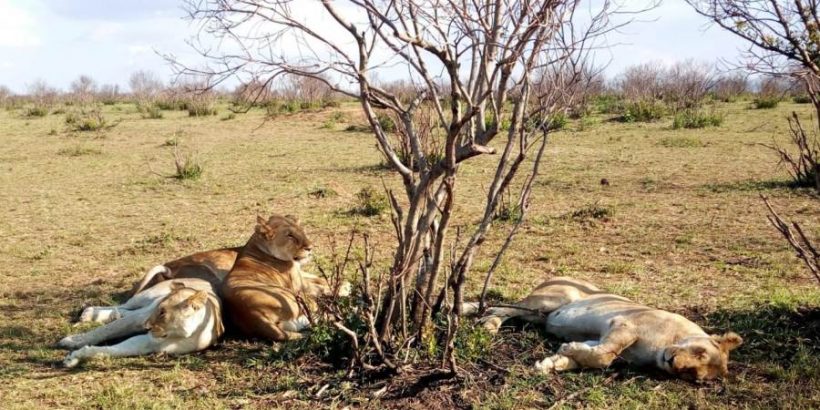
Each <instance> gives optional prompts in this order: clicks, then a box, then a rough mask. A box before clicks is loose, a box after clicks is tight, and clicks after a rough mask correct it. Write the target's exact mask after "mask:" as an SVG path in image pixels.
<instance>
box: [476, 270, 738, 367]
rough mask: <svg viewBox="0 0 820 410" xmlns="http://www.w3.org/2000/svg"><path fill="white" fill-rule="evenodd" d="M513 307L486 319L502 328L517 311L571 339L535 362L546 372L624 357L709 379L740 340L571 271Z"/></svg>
mask: <svg viewBox="0 0 820 410" xmlns="http://www.w3.org/2000/svg"><path fill="white" fill-rule="evenodd" d="M514 306H515V307H495V308H490V309H489V310H488V311H487V313H486V315H485V316H484V317H482V318H481V321H482V322H483V323H484V326H485V327H486V328H487V329H488V330H490V331H491V332H497V331H498V328H499V327H500V326H501V324H502V323H504V321H506V320H508V319H511V318H514V317H520V318H523V319H524V320H527V321H530V322H535V323H544V324H546V326H547V331H548V332H549V333H551V334H554V335H556V336H558V337H561V338H563V339H566V340H571V341H572V342H570V343H564V344H563V345H561V347H560V349H559V350H558V352H557V354H555V355H553V356H550V357H547V358H545V359H544V360H542V361H540V362H537V363H536V364H535V367H536V368H537V369H538V370H540V371H542V372H545V373H550V372H561V371H565V370H571V369H576V368H605V367H608V366H609V365H610V364H611V363H612V362H613V360H615V359H616V358H618V357H621V358H623V359H624V360H626V361H627V362H629V363H631V364H635V365H653V366H655V367H657V368H660V369H662V370H664V371H666V372H668V373H670V374H672V375H675V376H677V377H681V378H684V379H689V380H694V381H703V380H710V379H714V378H717V377H725V376H726V375H727V374H728V371H729V369H728V362H729V352H731V351H732V350H734V349H736V348H737V347H738V346H740V344H741V343H742V342H743V340H742V339H741V338H740V336H738V335H737V334H736V333H733V332H728V333H725V334H723V335H708V334H706V332H704V331H703V329H701V328H700V326H698V325H696V324H695V323H693V322H691V321H690V320H688V319H686V318H685V317H683V316H681V315H678V314H674V313H670V312H666V311H663V310H660V309H654V308H651V307H647V306H644V305H641V304H638V303H635V302H632V301H631V300H629V299H626V298H624V297H621V296H617V295H613V294H611V293H607V292H604V291H602V290H600V289H598V288H597V287H595V286H594V285H592V284H591V283H589V282H586V281H582V280H578V279H573V278H568V277H556V278H552V279H550V280H547V281H546V282H544V283H542V284H541V285H539V286H538V287H536V288H535V290H533V291H532V293H531V294H530V295H529V296H527V297H526V298H525V299H524V300H522V301H521V302H518V303H516V304H515V305H514ZM476 309H477V304H475V303H472V304H468V305H466V306H465V310H467V311H468V312H466V313H469V311H475V310H476Z"/></svg>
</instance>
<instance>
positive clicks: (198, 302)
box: [185, 290, 208, 310]
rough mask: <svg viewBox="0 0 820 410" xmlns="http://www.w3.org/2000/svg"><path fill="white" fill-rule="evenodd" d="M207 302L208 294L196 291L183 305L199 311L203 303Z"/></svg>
mask: <svg viewBox="0 0 820 410" xmlns="http://www.w3.org/2000/svg"><path fill="white" fill-rule="evenodd" d="M207 301H208V294H207V293H206V292H205V291H204V290H198V291H197V292H196V293H194V294H193V295H191V296H190V297H189V298H188V299H185V305H186V306H188V307H190V308H192V309H194V310H199V309H201V308H202V307H203V306H205V302H207Z"/></svg>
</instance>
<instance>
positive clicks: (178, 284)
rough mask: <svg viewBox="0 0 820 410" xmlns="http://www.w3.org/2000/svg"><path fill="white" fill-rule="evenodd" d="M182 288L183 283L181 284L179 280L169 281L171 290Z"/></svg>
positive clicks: (183, 286)
mask: <svg viewBox="0 0 820 410" xmlns="http://www.w3.org/2000/svg"><path fill="white" fill-rule="evenodd" d="M184 288H185V285H183V284H182V283H181V282H171V290H172V291H175V290H180V289H184Z"/></svg>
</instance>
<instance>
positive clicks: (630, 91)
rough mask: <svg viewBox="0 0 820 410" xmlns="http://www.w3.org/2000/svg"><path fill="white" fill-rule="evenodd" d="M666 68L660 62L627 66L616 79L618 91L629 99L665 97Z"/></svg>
mask: <svg viewBox="0 0 820 410" xmlns="http://www.w3.org/2000/svg"><path fill="white" fill-rule="evenodd" d="M665 76H666V70H665V69H664V66H663V64H661V63H658V62H653V63H644V64H640V65H634V66H631V67H627V68H626V69H625V70H624V71H623V72H622V73H621V74H620V75H619V76H618V77H617V78H616V79H615V81H614V84H615V87H616V89H617V90H618V92H619V93H620V94H621V95H622V96H623V97H624V98H625V99H627V100H631V101H641V100H658V99H661V98H663V92H664V82H665Z"/></svg>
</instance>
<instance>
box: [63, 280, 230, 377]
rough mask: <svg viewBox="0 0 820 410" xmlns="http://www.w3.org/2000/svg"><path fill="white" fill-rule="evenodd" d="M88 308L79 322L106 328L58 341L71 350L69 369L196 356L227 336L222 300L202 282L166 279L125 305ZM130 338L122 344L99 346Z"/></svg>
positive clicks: (67, 357) (211, 288)
mask: <svg viewBox="0 0 820 410" xmlns="http://www.w3.org/2000/svg"><path fill="white" fill-rule="evenodd" d="M89 309H90V310H91V312H92V313H90V314H88V315H84V317H82V318H81V321H86V322H90V321H93V322H98V323H104V325H103V326H99V327H97V328H94V329H92V330H90V331H88V332H85V333H80V334H75V335H70V336H66V337H65V338H63V339H62V340H60V342H59V343H58V345H59V346H60V347H63V348H67V349H71V350H72V351H71V352H70V353H69V354H68V355H67V356H66V357H65V360H64V361H63V364H64V365H65V366H66V367H74V366H76V365H77V364H79V363H80V362H81V361H83V360H85V359H88V358H91V357H97V356H112V357H122V356H141V355H147V354H151V353H168V354H172V355H177V354H186V353H191V352H196V351H199V350H203V349H205V348H207V347H209V346H211V345H213V344H214V343H216V342H217V341H218V340H219V338H220V336H222V333H223V332H224V327H223V325H222V312H221V310H222V305H221V303H220V300H219V297H217V295H216V292H215V291H214V289H213V286H212V285H211V284H210V283H209V282H208V281H205V280H202V279H193V278H188V279H175V280H172V281H164V282H162V283H159V284H157V285H154V286H152V287H150V288H148V289H146V290H144V291H142V292H140V293H137V294H136V295H134V296H133V297H132V298H131V299H129V300H128V301H127V302H125V303H124V304H123V305H121V306H116V307H91V308H89ZM87 311H88V310H87ZM126 337H127V339H125V340H124V341H122V342H120V343H117V344H114V345H110V346H99V344H100V343H103V342H106V341H110V340H117V339H122V338H126Z"/></svg>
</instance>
